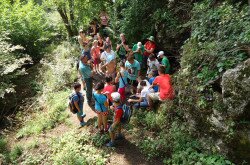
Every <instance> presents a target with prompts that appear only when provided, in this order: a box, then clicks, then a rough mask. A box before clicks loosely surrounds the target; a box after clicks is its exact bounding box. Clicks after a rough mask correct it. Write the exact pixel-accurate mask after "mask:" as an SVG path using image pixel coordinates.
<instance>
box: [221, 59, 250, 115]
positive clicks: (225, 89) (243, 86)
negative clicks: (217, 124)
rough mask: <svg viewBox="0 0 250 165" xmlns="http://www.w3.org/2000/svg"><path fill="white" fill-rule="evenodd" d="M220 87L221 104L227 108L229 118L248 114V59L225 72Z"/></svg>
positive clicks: (249, 85) (249, 93)
mask: <svg viewBox="0 0 250 165" xmlns="http://www.w3.org/2000/svg"><path fill="white" fill-rule="evenodd" d="M221 87H222V97H223V102H224V104H225V105H226V106H227V107H228V115H229V116H230V117H234V118H237V117H239V116H242V115H244V114H249V111H250V109H249V107H250V103H249V100H250V58H249V59H247V60H246V61H245V62H243V63H242V64H240V65H238V66H237V67H235V68H234V69H229V70H227V71H226V72H225V73H224V74H223V76H222V82H221ZM245 117H246V116H245ZM247 118H248V117H247Z"/></svg>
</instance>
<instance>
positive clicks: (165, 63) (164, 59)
mask: <svg viewBox="0 0 250 165" xmlns="http://www.w3.org/2000/svg"><path fill="white" fill-rule="evenodd" d="M157 57H158V59H162V61H161V65H163V66H165V68H166V70H165V73H166V74H169V70H170V63H169V60H168V58H167V57H166V56H165V55H164V52H163V51H160V52H159V53H158V55H157Z"/></svg>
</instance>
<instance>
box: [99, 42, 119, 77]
mask: <svg viewBox="0 0 250 165" xmlns="http://www.w3.org/2000/svg"><path fill="white" fill-rule="evenodd" d="M104 50H105V51H104V52H103V53H102V55H101V60H102V61H104V65H103V66H102V68H106V76H111V77H112V78H113V80H114V79H115V76H116V60H115V52H114V51H113V50H111V45H104Z"/></svg>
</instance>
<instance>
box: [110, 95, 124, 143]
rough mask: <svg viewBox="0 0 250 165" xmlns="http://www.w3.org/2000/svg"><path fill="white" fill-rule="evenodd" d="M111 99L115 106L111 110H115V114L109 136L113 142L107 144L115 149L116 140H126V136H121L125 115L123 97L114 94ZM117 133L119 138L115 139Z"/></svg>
mask: <svg viewBox="0 0 250 165" xmlns="http://www.w3.org/2000/svg"><path fill="white" fill-rule="evenodd" d="M111 97H112V99H113V106H112V107H111V109H113V110H114V112H115V113H114V118H113V123H112V125H111V126H110V127H109V135H110V139H111V140H110V141H109V143H108V144H107V147H113V146H114V142H115V140H118V139H123V138H124V136H123V135H122V134H121V124H122V123H121V118H122V115H123V110H122V103H121V96H120V94H119V93H118V92H114V93H112V94H111ZM116 131H118V136H117V137H116V138H115V133H116Z"/></svg>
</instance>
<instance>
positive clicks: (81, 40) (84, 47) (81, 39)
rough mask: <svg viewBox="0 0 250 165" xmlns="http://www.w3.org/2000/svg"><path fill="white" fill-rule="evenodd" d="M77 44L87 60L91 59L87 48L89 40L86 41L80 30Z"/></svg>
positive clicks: (88, 47)
mask: <svg viewBox="0 0 250 165" xmlns="http://www.w3.org/2000/svg"><path fill="white" fill-rule="evenodd" d="M78 42H79V44H80V49H81V53H84V54H86V55H87V56H88V59H91V55H90V46H89V44H90V40H88V39H87V37H86V34H85V32H84V31H83V30H82V29H80V30H79V36H78Z"/></svg>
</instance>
